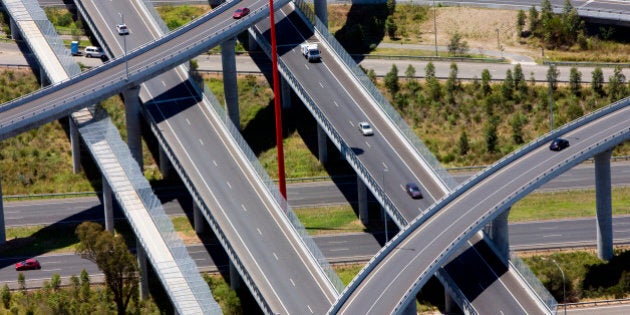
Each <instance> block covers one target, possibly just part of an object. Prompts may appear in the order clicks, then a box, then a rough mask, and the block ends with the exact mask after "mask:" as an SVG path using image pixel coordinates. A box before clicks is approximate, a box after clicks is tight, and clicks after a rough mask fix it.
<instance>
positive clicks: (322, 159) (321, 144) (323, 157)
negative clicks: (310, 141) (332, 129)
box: [317, 124, 328, 165]
mask: <svg viewBox="0 0 630 315" xmlns="http://www.w3.org/2000/svg"><path fill="white" fill-rule="evenodd" d="M327 141H328V135H327V134H326V132H325V131H324V128H322V127H321V126H320V125H319V124H317V155H318V157H319V163H321V164H322V165H325V164H326V163H328V143H327Z"/></svg>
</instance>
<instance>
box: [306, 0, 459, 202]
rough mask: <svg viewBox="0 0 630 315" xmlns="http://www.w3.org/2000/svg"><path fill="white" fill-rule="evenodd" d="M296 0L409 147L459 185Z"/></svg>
mask: <svg viewBox="0 0 630 315" xmlns="http://www.w3.org/2000/svg"><path fill="white" fill-rule="evenodd" d="M294 3H295V4H296V5H297V6H298V7H299V8H300V10H297V12H298V13H299V14H301V15H302V16H304V17H305V18H306V19H308V20H309V21H310V22H311V23H312V25H313V27H314V29H315V30H316V31H317V33H318V35H319V37H320V38H321V39H322V40H323V41H324V42H326V44H327V45H328V47H330V48H331V49H332V51H331V52H333V53H334V54H335V55H336V56H337V58H338V59H339V60H340V61H341V62H342V63H343V64H344V65H345V69H346V70H347V71H349V72H350V74H351V75H352V77H353V78H354V79H355V80H356V81H357V82H358V83H359V84H360V86H361V87H362V88H363V90H364V91H365V93H366V94H367V95H368V96H369V97H370V98H372V100H373V103H374V104H376V105H377V106H379V107H380V109H381V111H382V112H383V113H384V114H385V117H387V118H388V119H389V121H390V122H391V124H392V125H393V126H394V127H395V128H397V129H398V131H399V134H400V135H402V137H403V139H404V140H406V141H407V143H409V144H410V147H411V148H412V149H413V150H415V151H416V153H417V154H418V156H419V157H420V158H421V160H422V161H423V162H424V163H426V164H427V165H429V167H431V169H432V173H433V174H434V175H435V176H436V177H437V178H436V179H437V180H438V181H439V182H440V183H442V186H443V187H448V188H453V187H456V186H457V182H456V181H455V180H454V179H453V178H452V177H451V176H450V175H449V174H448V172H447V171H446V169H444V167H443V166H442V164H441V163H440V162H439V161H438V160H437V159H436V158H435V156H434V155H433V153H431V151H430V150H429V149H428V148H427V147H426V145H425V144H424V143H423V142H422V141H421V140H420V139H419V138H418V136H417V135H416V134H415V132H414V131H413V130H412V129H411V128H410V127H409V125H408V124H407V122H406V121H405V120H404V119H403V118H402V117H401V116H400V114H399V113H398V112H397V111H396V109H394V107H393V106H392V105H391V104H390V103H389V102H388V101H387V99H385V97H384V96H383V94H381V92H380V91H379V90H378V89H377V88H376V86H374V84H373V83H372V81H371V80H370V78H368V76H367V75H366V74H365V72H363V70H361V68H359V66H358V65H357V63H356V62H355V61H354V59H353V58H352V56H350V55H349V54H348V53H347V52H346V50H345V49H344V48H343V46H342V45H341V44H340V43H339V42H338V41H337V39H335V37H334V36H333V35H332V34H330V33H329V32H328V27H327V26H326V25H324V24H323V23H322V22H321V21H320V20H319V18H317V16H315V13H314V12H313V10H312V9H311V6H310V4H309V3H308V2H306V1H304V0H295V1H294ZM444 191H445V192H447V191H448V189H444Z"/></svg>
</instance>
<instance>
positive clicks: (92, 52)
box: [83, 46, 105, 58]
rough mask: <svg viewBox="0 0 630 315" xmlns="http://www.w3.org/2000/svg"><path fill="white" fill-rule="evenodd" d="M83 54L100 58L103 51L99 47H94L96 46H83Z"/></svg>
mask: <svg viewBox="0 0 630 315" xmlns="http://www.w3.org/2000/svg"><path fill="white" fill-rule="evenodd" d="M83 54H84V55H85V57H87V58H92V57H95V58H102V57H103V56H104V55H105V53H103V50H102V49H101V48H100V47H96V46H87V47H85V50H83Z"/></svg>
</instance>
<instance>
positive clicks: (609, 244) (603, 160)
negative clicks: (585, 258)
mask: <svg viewBox="0 0 630 315" xmlns="http://www.w3.org/2000/svg"><path fill="white" fill-rule="evenodd" d="M611 155H612V150H608V151H605V152H602V153H600V154H598V155H596V156H595V204H596V206H597V256H598V257H599V258H600V259H603V260H610V259H611V258H612V257H613V232H612V231H613V230H612V196H611V186H610V156H611Z"/></svg>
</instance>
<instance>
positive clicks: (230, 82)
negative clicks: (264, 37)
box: [221, 38, 241, 130]
mask: <svg viewBox="0 0 630 315" xmlns="http://www.w3.org/2000/svg"><path fill="white" fill-rule="evenodd" d="M235 45H236V38H231V39H228V40H226V41H224V42H223V43H221V64H222V66H223V92H224V93H225V107H226V108H227V112H228V117H230V120H231V121H232V123H233V124H234V126H236V128H238V130H241V120H240V117H239V112H238V84H237V82H236V54H235V50H234V47H235Z"/></svg>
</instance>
